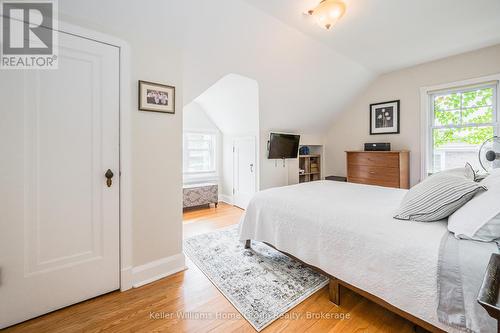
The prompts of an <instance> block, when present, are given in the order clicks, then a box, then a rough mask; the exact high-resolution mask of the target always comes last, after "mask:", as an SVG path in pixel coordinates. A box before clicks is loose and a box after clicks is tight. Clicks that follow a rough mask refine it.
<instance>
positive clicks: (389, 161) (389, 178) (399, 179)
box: [346, 151, 410, 189]
mask: <svg viewBox="0 0 500 333" xmlns="http://www.w3.org/2000/svg"><path fill="white" fill-rule="evenodd" d="M346 154H347V181H348V182H351V183H360V184H369V185H379V186H385V187H398V188H406V189H407V188H410V152H409V151H346Z"/></svg>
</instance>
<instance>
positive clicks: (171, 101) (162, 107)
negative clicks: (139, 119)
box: [139, 81, 175, 114]
mask: <svg viewBox="0 0 500 333" xmlns="http://www.w3.org/2000/svg"><path fill="white" fill-rule="evenodd" d="M139 110H141V111H152V112H163V113H172V114H173V113H175V87H173V86H168V85H166V84H160V83H154V82H148V81H139Z"/></svg>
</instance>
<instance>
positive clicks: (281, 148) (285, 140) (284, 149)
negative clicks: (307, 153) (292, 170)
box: [268, 133, 300, 159]
mask: <svg viewBox="0 0 500 333" xmlns="http://www.w3.org/2000/svg"><path fill="white" fill-rule="evenodd" d="M299 141H300V135H295V134H283V133H271V136H270V139H269V156H268V158H269V159H284V158H297V156H298V152H299Z"/></svg>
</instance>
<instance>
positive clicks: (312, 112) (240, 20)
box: [183, 0, 375, 133]
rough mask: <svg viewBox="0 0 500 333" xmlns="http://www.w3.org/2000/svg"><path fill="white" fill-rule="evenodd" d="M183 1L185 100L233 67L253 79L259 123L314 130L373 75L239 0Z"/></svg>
mask: <svg viewBox="0 0 500 333" xmlns="http://www.w3.org/2000/svg"><path fill="white" fill-rule="evenodd" d="M185 5H186V8H185V9H186V12H187V13H189V14H188V15H187V20H188V21H187V25H186V33H187V35H186V38H185V42H186V44H185V46H184V56H183V62H184V98H185V99H184V103H185V104H187V103H189V102H191V101H192V100H194V99H195V98H196V97H198V96H199V95H200V94H202V93H203V92H204V91H205V90H206V89H207V88H208V87H210V86H212V85H213V84H214V83H215V82H217V81H218V80H219V79H220V78H222V77H224V76H225V75H227V74H229V73H236V74H239V75H243V76H246V77H249V78H251V79H254V80H255V81H257V84H258V86H259V111H260V119H259V125H260V129H261V130H263V131H265V130H282V131H298V132H301V133H317V132H323V131H325V130H326V129H327V128H328V127H329V125H330V123H331V120H332V117H333V116H334V115H335V114H336V113H338V112H341V111H342V109H343V107H344V105H346V104H347V103H348V102H349V101H350V100H351V99H352V98H353V97H354V96H355V95H356V94H357V93H359V92H360V90H361V89H363V87H365V86H366V85H367V84H368V83H369V82H370V81H371V80H372V79H373V78H374V77H375V74H374V73H373V72H372V71H370V70H367V69H366V68H364V67H363V66H362V65H360V64H358V63H357V62H355V61H352V60H351V59H349V58H347V57H345V56H343V55H341V54H339V53H338V52H335V51H334V50H332V49H331V48H330V47H328V46H326V45H325V44H324V43H321V42H319V41H317V40H315V39H313V38H311V37H309V36H307V35H306V34H304V33H302V32H300V31H298V30H296V29H294V28H292V27H290V26H288V25H286V24H284V23H283V22H281V21H280V20H278V19H276V18H275V17H273V16H271V15H268V14H266V13H264V12H263V11H261V10H258V9H256V8H255V7H253V6H250V5H248V4H247V3H245V2H243V1H241V0H216V1H202V0H190V1H186V2H185Z"/></svg>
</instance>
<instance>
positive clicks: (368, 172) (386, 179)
mask: <svg viewBox="0 0 500 333" xmlns="http://www.w3.org/2000/svg"><path fill="white" fill-rule="evenodd" d="M347 176H348V177H349V179H351V178H356V179H366V180H371V181H378V182H380V183H392V184H396V185H398V186H399V169H396V168H386V167H379V166H368V165H351V166H350V167H349V173H348V175H347Z"/></svg>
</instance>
